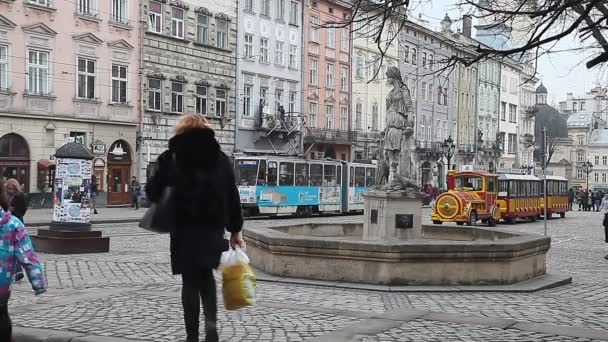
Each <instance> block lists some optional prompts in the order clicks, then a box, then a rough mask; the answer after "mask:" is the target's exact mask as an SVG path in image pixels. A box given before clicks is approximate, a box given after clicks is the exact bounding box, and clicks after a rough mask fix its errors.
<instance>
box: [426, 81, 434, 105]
mask: <svg viewBox="0 0 608 342" xmlns="http://www.w3.org/2000/svg"><path fill="white" fill-rule="evenodd" d="M428 87H429V89H428V91H429V92H428V94H427V95H428V99H427V101H429V102H433V97H435V95H434V94H433V85H432V84H430V83H429V84H428Z"/></svg>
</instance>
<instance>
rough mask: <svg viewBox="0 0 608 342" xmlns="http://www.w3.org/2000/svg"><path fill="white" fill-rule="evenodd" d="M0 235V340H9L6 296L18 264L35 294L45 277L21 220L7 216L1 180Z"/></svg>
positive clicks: (9, 291) (41, 286) (8, 294)
mask: <svg viewBox="0 0 608 342" xmlns="http://www.w3.org/2000/svg"><path fill="white" fill-rule="evenodd" d="M0 237H1V240H0V341H11V340H12V325H11V320H10V317H9V314H8V300H9V297H10V295H11V286H12V284H13V280H14V276H15V273H16V271H17V268H18V265H19V266H21V267H22V268H23V269H25V272H26V274H27V277H28V278H29V280H30V282H31V283H32V288H33V289H34V292H35V293H36V295H39V294H41V293H44V292H45V291H46V279H45V277H44V272H43V270H42V266H41V264H40V261H39V260H38V257H37V256H36V253H35V252H34V248H33V247H32V242H31V241H30V237H29V236H28V234H27V232H26V230H25V227H24V226H23V223H22V222H21V221H20V220H19V219H18V218H16V217H13V216H11V212H10V210H9V204H8V201H7V199H6V194H5V192H4V185H3V184H2V181H1V180H0Z"/></svg>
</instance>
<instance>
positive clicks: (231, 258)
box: [221, 247, 255, 310]
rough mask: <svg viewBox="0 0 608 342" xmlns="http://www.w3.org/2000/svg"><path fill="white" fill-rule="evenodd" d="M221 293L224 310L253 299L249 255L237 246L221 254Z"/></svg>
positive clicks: (252, 279)
mask: <svg viewBox="0 0 608 342" xmlns="http://www.w3.org/2000/svg"><path fill="white" fill-rule="evenodd" d="M221 263H222V266H221V269H222V289H223V291H222V294H223V297H224V306H225V307H226V310H237V309H240V308H243V307H245V306H249V305H253V303H254V301H255V274H254V273H253V270H252V269H251V266H249V257H248V256H247V254H245V252H243V251H242V250H241V249H240V248H239V247H236V248H235V249H230V250H228V251H227V252H224V253H223V254H222V258H221Z"/></svg>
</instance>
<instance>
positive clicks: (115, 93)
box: [112, 64, 127, 103]
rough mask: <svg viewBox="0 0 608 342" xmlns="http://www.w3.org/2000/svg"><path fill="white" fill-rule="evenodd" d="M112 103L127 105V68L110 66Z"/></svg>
mask: <svg viewBox="0 0 608 342" xmlns="http://www.w3.org/2000/svg"><path fill="white" fill-rule="evenodd" d="M112 102H115V103H127V67H126V66H124V65H116V64H112Z"/></svg>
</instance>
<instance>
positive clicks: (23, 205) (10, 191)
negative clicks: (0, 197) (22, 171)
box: [4, 178, 27, 224]
mask: <svg viewBox="0 0 608 342" xmlns="http://www.w3.org/2000/svg"><path fill="white" fill-rule="evenodd" d="M4 186H5V188H6V195H7V197H8V201H9V203H10V208H11V215H13V216H15V217H16V218H18V219H19V220H21V222H22V223H23V224H25V221H24V217H25V213H26V212H27V198H26V197H25V194H24V193H23V191H22V190H21V185H20V184H19V181H18V180H16V179H15V178H11V179H9V180H7V181H6V183H5V185H4Z"/></svg>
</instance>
